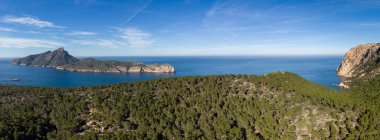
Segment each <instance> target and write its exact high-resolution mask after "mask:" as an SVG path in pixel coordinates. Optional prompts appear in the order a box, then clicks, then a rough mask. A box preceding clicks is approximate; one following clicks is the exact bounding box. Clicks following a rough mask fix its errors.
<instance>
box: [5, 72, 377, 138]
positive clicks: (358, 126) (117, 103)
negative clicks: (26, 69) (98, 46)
mask: <svg viewBox="0 0 380 140" xmlns="http://www.w3.org/2000/svg"><path fill="white" fill-rule="evenodd" d="M379 87H380V77H379V76H377V77H375V78H373V79H371V80H369V81H363V82H362V83H358V85H357V86H356V87H355V88H351V89H347V90H339V91H338V90H334V89H331V88H327V87H325V86H322V85H319V84H315V83H312V82H309V81H307V80H305V79H303V78H301V77H299V76H297V75H295V74H292V73H283V72H279V73H271V74H267V75H263V76H255V75H220V76H202V77H182V78H169V79H155V80H149V81H143V82H133V83H121V84H113V85H102V86H94V87H78V88H43V87H20V86H6V85H3V86H1V88H0V96H1V98H0V99H1V100H0V134H1V136H3V138H4V139H37V138H38V139H47V138H50V139H96V138H104V139H111V138H113V139H357V138H360V139H379V138H380V132H379V130H380V120H379V119H378V118H379V115H380V114H379V113H378V112H379V111H380V109H379V106H380V104H379V102H378V99H380V95H379V92H378V91H380V89H379Z"/></svg>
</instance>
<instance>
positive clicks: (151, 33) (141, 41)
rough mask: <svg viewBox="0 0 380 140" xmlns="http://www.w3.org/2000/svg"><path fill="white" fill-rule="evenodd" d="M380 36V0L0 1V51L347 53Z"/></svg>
mask: <svg viewBox="0 0 380 140" xmlns="http://www.w3.org/2000/svg"><path fill="white" fill-rule="evenodd" d="M379 40H380V1H378V0H373V1H372V0H315V1H314V0H307V1H305V0H290V1H285V0H278V1H272V0H216V1H213V0H137V1H133V0H125V1H124V0H104V1H102V0H72V1H70V0H61V1H59V0H56V1H52V0H34V1H25V0H2V1H0V57H19V56H25V55H29V54H33V53H40V52H44V51H46V50H52V49H55V48H58V47H65V49H66V50H68V51H69V52H70V53H71V54H73V55H75V56H172V55H175V56H181V55H343V54H344V53H345V52H346V51H347V50H348V49H349V48H351V47H354V46H356V45H358V44H361V43H369V42H380V41H379Z"/></svg>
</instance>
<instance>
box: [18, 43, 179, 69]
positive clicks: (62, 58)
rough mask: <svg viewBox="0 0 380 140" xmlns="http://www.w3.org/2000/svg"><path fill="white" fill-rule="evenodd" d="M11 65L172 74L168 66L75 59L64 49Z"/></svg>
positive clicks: (171, 67)
mask: <svg viewBox="0 0 380 140" xmlns="http://www.w3.org/2000/svg"><path fill="white" fill-rule="evenodd" d="M12 64H16V65H21V66H38V67H51V68H55V69H58V70H67V71H74V72H104V73H173V72H175V69H174V67H173V66H172V65H170V64H143V63H141V62H124V61H113V60H97V59H95V58H85V59H82V60H80V59H77V58H75V57H74V56H72V55H70V54H69V53H68V52H67V51H65V50H64V48H58V49H57V50H54V51H47V52H44V53H41V54H34V55H29V56H26V57H23V58H17V59H13V60H12Z"/></svg>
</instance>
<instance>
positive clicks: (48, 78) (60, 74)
mask: <svg viewBox="0 0 380 140" xmlns="http://www.w3.org/2000/svg"><path fill="white" fill-rule="evenodd" d="M94 58H96V59H101V60H117V61H138V62H143V63H146V64H155V63H168V64H171V65H173V66H174V67H175V69H176V72H175V73H162V74H154V73H80V72H69V71H61V70H56V69H52V68H41V67H30V66H18V65H13V64H11V63H10V62H11V59H12V58H0V84H9V85H22V86H43V87H78V86H91V85H101V84H113V83H122V82H134V81H144V80H150V79H156V78H170V77H183V76H205V75H223V74H248V75H252V74H254V75H263V74H267V73H271V72H285V71H286V72H292V73H295V74H298V75H300V76H302V77H303V78H305V79H307V80H310V81H313V82H316V83H319V84H322V85H325V86H328V87H331V88H336V89H338V87H336V86H334V85H333V84H337V83H339V82H340V79H339V77H338V76H337V75H336V68H337V67H338V66H339V65H340V62H341V60H342V59H343V57H342V56H157V57H153V56H144V57H137V56H127V57H124V56H123V57H121V56H120V57H94ZM11 79H13V80H11ZM14 79H18V80H14Z"/></svg>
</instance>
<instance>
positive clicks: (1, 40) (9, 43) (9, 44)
mask: <svg viewBox="0 0 380 140" xmlns="http://www.w3.org/2000/svg"><path fill="white" fill-rule="evenodd" d="M63 46H65V44H64V43H61V42H57V41H51V40H40V39H25V38H10V37H0V48H36V47H39V48H56V47H63Z"/></svg>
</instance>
